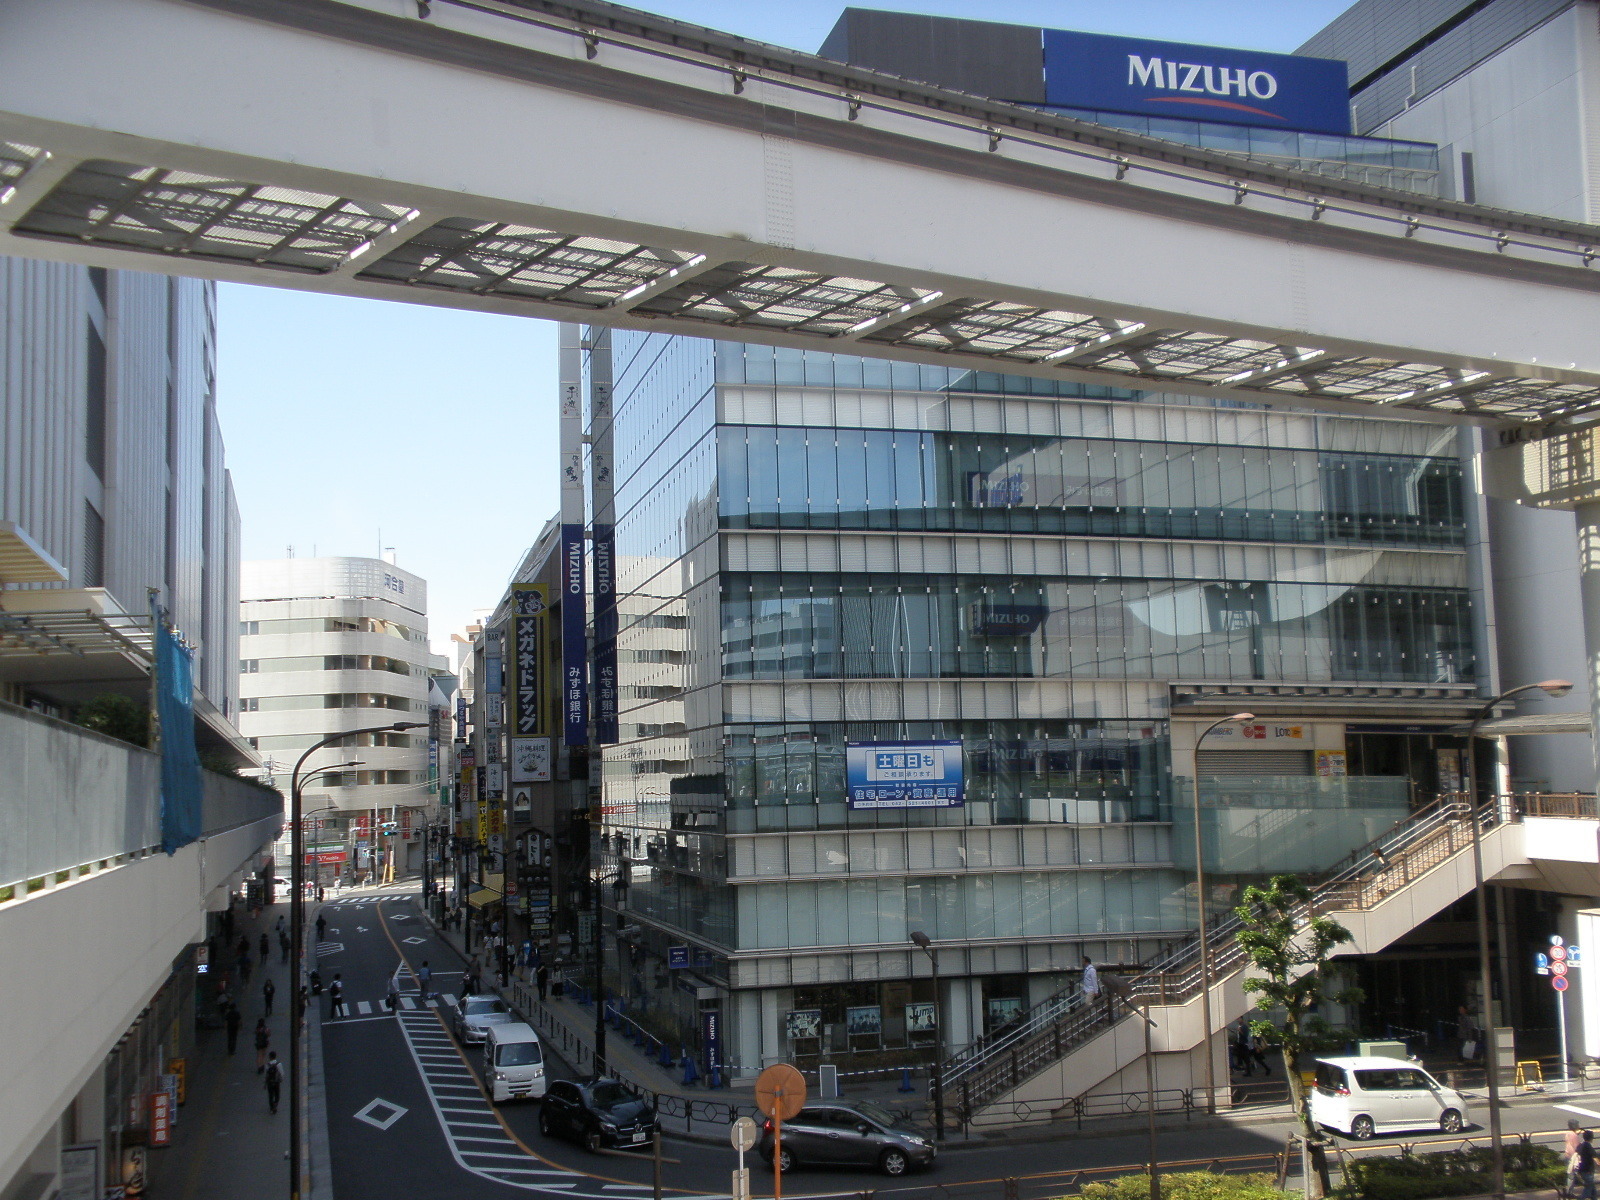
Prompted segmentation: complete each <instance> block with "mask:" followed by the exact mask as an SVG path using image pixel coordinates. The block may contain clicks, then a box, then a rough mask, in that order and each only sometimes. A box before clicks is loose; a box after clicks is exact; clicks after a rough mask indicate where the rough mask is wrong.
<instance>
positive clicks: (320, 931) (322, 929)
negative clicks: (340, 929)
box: [317, 913, 328, 942]
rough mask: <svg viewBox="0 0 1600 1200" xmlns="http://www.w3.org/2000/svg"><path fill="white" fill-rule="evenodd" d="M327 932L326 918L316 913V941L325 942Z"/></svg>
mask: <svg viewBox="0 0 1600 1200" xmlns="http://www.w3.org/2000/svg"><path fill="white" fill-rule="evenodd" d="M327 932H328V918H327V917H325V916H323V915H322V914H321V913H318V914H317V941H319V942H320V941H323V940H325V935H326V934H327Z"/></svg>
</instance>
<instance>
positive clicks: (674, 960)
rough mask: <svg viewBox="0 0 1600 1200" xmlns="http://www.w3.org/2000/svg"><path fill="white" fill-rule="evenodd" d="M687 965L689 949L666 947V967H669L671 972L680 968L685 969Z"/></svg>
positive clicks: (685, 947) (684, 947)
mask: <svg viewBox="0 0 1600 1200" xmlns="http://www.w3.org/2000/svg"><path fill="white" fill-rule="evenodd" d="M688 965H689V947H687V946H668V947H667V966H669V967H671V968H672V969H673V970H678V969H680V968H687V967H688Z"/></svg>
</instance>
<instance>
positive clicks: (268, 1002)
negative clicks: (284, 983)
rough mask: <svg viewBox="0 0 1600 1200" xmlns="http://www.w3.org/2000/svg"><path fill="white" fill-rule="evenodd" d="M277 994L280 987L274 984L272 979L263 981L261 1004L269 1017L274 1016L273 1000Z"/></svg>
mask: <svg viewBox="0 0 1600 1200" xmlns="http://www.w3.org/2000/svg"><path fill="white" fill-rule="evenodd" d="M277 994H278V985H277V984H275V983H273V982H272V980H271V979H270V978H268V979H263V980H262V981H261V1003H262V1005H263V1007H264V1008H265V1010H266V1014H267V1016H269V1017H270V1016H271V1015H272V998H273V997H274V996H276V995H277Z"/></svg>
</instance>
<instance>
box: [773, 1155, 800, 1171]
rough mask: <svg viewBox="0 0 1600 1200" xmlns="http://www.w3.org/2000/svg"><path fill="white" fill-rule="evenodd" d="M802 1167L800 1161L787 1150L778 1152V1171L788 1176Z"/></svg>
mask: <svg viewBox="0 0 1600 1200" xmlns="http://www.w3.org/2000/svg"><path fill="white" fill-rule="evenodd" d="M799 1165H800V1161H799V1160H798V1159H797V1158H795V1156H794V1155H793V1154H792V1153H790V1152H789V1151H788V1150H787V1149H784V1150H779V1151H778V1170H779V1171H780V1172H781V1173H782V1174H784V1175H787V1174H788V1173H789V1172H790V1171H792V1170H794V1169H795V1168H796V1167H798V1166H799Z"/></svg>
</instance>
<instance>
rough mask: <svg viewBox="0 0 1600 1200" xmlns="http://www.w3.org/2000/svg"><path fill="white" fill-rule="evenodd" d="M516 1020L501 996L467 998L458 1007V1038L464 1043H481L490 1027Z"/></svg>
mask: <svg viewBox="0 0 1600 1200" xmlns="http://www.w3.org/2000/svg"><path fill="white" fill-rule="evenodd" d="M516 1019H517V1018H516V1016H515V1015H514V1014H513V1013H512V1012H510V1011H509V1010H508V1009H507V1008H506V1005H505V1001H503V1000H501V999H500V997H499V996H467V997H465V998H464V999H463V1000H462V1001H461V1003H460V1004H458V1005H456V1036H457V1037H458V1038H460V1039H461V1040H462V1041H463V1042H481V1041H483V1035H484V1031H485V1030H487V1029H488V1028H489V1026H491V1025H504V1024H506V1023H508V1022H510V1021H515V1020H516Z"/></svg>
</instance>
